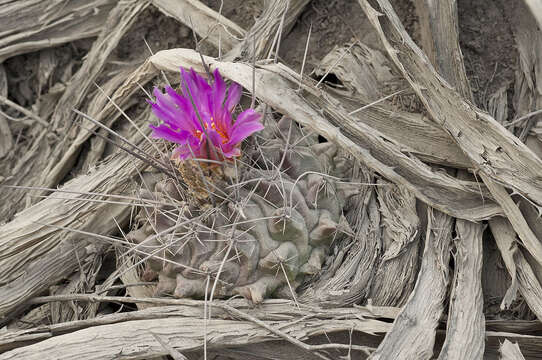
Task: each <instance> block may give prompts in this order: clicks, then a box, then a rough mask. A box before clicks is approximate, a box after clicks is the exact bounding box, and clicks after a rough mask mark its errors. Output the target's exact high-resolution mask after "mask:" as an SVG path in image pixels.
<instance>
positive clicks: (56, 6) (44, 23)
mask: <svg viewBox="0 0 542 360" xmlns="http://www.w3.org/2000/svg"><path fill="white" fill-rule="evenodd" d="M115 3H116V1H114V0H92V1H88V0H74V1H68V2H66V1H58V0H54V1H39V0H23V1H15V2H14V1H7V2H6V1H3V2H2V4H0V63H2V62H3V61H4V60H5V59H7V58H10V57H12V56H15V55H19V54H24V53H27V52H31V51H36V50H40V49H44V48H49V47H53V46H58V45H61V44H64V43H67V42H70V41H74V40H78V39H83V38H87V37H92V36H96V35H98V34H99V32H100V30H101V28H102V26H103V24H104V23H105V21H106V19H107V16H108V13H109V12H110V11H111V9H113V7H114V6H115Z"/></svg>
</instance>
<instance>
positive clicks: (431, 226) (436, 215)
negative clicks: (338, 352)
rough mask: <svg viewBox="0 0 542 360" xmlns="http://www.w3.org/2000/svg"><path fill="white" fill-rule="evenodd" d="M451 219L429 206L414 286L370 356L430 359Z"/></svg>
mask: <svg viewBox="0 0 542 360" xmlns="http://www.w3.org/2000/svg"><path fill="white" fill-rule="evenodd" d="M451 240H452V218H451V217H449V216H448V215H445V214H442V213H440V212H438V211H434V210H432V209H431V208H428V225H427V235H426V239H425V249H424V252H423V257H422V265H421V268H420V271H419V273H418V280H417V282H416V287H415V288H414V291H413V292H412V294H411V296H410V298H409V299H408V301H407V303H406V304H405V306H404V307H403V308H402V309H401V312H400V313H399V315H398V316H397V319H395V321H394V323H393V327H392V329H391V330H390V331H389V332H388V333H387V334H386V337H385V338H384V340H383V341H382V342H381V343H380V345H379V346H378V349H377V350H376V351H375V352H374V353H373V354H372V356H371V357H370V359H374V360H376V359H430V358H432V357H433V347H434V345H435V337H436V328H437V326H438V323H439V320H440V317H441V316H442V312H443V309H444V300H445V297H446V294H447V290H448V280H449V259H450V245H451Z"/></svg>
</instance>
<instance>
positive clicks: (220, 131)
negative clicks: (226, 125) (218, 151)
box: [195, 116, 228, 144]
mask: <svg viewBox="0 0 542 360" xmlns="http://www.w3.org/2000/svg"><path fill="white" fill-rule="evenodd" d="M203 126H204V127H205V130H209V123H207V122H204V123H203ZM210 128H211V129H213V130H214V131H216V132H217V133H218V135H220V137H221V138H222V144H225V143H227V142H228V136H227V135H226V133H225V132H224V131H222V130H221V129H219V128H217V126H216V123H215V120H214V118H213V117H212V116H211V126H210ZM195 135H196V137H197V138H198V139H199V140H201V136H202V135H203V132H202V131H200V130H196V134H195Z"/></svg>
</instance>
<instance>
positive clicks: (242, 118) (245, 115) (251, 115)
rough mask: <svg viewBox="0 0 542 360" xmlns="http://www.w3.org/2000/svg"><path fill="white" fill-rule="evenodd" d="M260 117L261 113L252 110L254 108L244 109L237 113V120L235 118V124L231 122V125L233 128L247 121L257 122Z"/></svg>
mask: <svg viewBox="0 0 542 360" xmlns="http://www.w3.org/2000/svg"><path fill="white" fill-rule="evenodd" d="M261 117H262V114H260V113H257V112H256V111H254V109H246V110H245V111H243V112H242V113H240V114H239V116H238V117H237V120H235V124H233V127H234V128H235V127H237V126H241V125H243V124H245V123H249V122H255V121H256V122H259V121H260V118H261Z"/></svg>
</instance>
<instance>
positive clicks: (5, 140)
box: [0, 64, 13, 182]
mask: <svg viewBox="0 0 542 360" xmlns="http://www.w3.org/2000/svg"><path fill="white" fill-rule="evenodd" d="M0 96H1V97H3V98H7V96H8V80H7V76H6V69H5V68H4V65H2V64H0ZM0 110H1V109H0ZM12 136H13V135H12V134H11V130H10V128H9V124H8V121H7V119H6V117H4V115H2V114H0V159H1V158H3V157H4V156H6V155H7V154H8V153H9V151H10V150H11V147H12V146H13V138H12ZM2 173H3V172H2ZM0 182H2V179H0Z"/></svg>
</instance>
